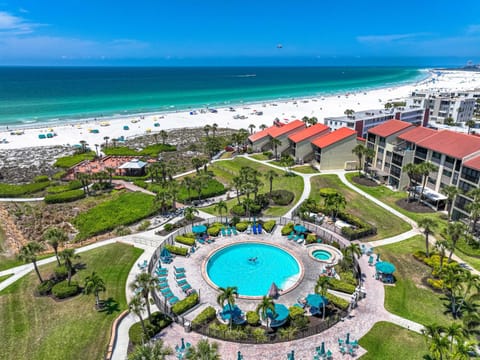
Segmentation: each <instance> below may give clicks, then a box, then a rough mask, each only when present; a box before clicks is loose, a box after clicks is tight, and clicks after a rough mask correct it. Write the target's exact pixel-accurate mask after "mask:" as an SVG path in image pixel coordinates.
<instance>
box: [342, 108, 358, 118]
mask: <svg viewBox="0 0 480 360" xmlns="http://www.w3.org/2000/svg"><path fill="white" fill-rule="evenodd" d="M343 113H344V114H345V115H347V117H348V118H350V117H352V115H353V114H355V110H352V109H347V110H345V111H344V112H343Z"/></svg>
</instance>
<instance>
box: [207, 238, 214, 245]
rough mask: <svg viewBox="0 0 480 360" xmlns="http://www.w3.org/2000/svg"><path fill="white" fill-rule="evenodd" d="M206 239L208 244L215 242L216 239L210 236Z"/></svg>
mask: <svg viewBox="0 0 480 360" xmlns="http://www.w3.org/2000/svg"><path fill="white" fill-rule="evenodd" d="M206 241H207V244H211V243H213V242H215V239H214V238H210V237H209V238H207V239H206Z"/></svg>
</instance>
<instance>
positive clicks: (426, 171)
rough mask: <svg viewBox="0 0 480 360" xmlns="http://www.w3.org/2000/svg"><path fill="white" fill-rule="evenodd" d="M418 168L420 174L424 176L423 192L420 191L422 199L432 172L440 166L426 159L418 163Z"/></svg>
mask: <svg viewBox="0 0 480 360" xmlns="http://www.w3.org/2000/svg"><path fill="white" fill-rule="evenodd" d="M418 170H419V173H420V175H422V176H423V180H422V192H421V193H420V200H422V199H423V192H424V191H425V186H426V185H427V180H428V176H429V175H430V173H431V172H433V171H436V170H438V168H437V167H436V166H435V165H433V164H432V163H431V162H429V161H426V162H423V163H421V164H419V165H418Z"/></svg>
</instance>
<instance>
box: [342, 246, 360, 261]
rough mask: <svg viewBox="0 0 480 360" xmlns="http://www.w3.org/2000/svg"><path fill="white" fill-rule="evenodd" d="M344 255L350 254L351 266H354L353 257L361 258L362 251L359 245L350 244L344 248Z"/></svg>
mask: <svg viewBox="0 0 480 360" xmlns="http://www.w3.org/2000/svg"><path fill="white" fill-rule="evenodd" d="M344 251H345V254H350V256H351V259H352V264H355V255H356V256H357V257H360V256H362V249H361V248H360V245H358V244H357V243H351V244H350V245H349V246H347V247H346V248H345V250H344Z"/></svg>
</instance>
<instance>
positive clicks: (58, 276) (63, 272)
mask: <svg viewBox="0 0 480 360" xmlns="http://www.w3.org/2000/svg"><path fill="white" fill-rule="evenodd" d="M53 276H54V277H55V280H56V281H61V280H65V279H66V278H67V276H68V270H67V268H66V267H65V265H62V266H57V267H56V268H55V269H54V270H53Z"/></svg>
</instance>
